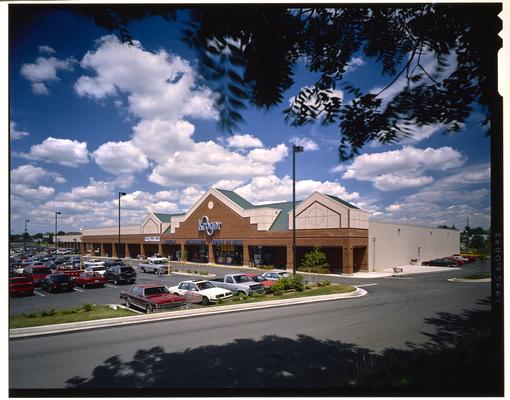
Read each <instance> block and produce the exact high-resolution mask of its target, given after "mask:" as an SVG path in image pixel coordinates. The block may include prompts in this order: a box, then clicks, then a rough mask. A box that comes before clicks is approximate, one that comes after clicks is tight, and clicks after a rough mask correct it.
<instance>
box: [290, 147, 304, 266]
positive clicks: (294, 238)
mask: <svg viewBox="0 0 510 400" xmlns="http://www.w3.org/2000/svg"><path fill="white" fill-rule="evenodd" d="M302 152H303V146H296V145H295V144H293V145H292V275H296V153H302Z"/></svg>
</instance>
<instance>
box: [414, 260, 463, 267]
mask: <svg viewBox="0 0 510 400" xmlns="http://www.w3.org/2000/svg"><path fill="white" fill-rule="evenodd" d="M421 265H430V266H435V267H455V264H454V263H453V262H452V261H450V260H445V259H444V258H437V259H435V260H429V261H424V262H422V263H421Z"/></svg>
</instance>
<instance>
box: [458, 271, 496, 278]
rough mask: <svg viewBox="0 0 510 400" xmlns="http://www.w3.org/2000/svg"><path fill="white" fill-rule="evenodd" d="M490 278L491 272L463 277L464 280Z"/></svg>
mask: <svg viewBox="0 0 510 400" xmlns="http://www.w3.org/2000/svg"><path fill="white" fill-rule="evenodd" d="M490 277H491V274H490V272H486V273H485V274H474V275H466V276H463V277H462V279H485V278H490Z"/></svg>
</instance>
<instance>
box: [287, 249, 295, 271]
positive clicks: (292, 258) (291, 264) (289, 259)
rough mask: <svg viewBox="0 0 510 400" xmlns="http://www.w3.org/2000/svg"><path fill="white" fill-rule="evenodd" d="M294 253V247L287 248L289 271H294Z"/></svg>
mask: <svg viewBox="0 0 510 400" xmlns="http://www.w3.org/2000/svg"><path fill="white" fill-rule="evenodd" d="M293 260H294V257H293V253H292V245H288V246H287V263H286V265H287V269H290V270H291V271H292V268H293Z"/></svg>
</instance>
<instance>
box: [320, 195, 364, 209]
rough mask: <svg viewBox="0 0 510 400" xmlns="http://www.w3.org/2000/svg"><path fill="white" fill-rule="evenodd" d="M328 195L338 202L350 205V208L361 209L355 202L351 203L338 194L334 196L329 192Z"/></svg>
mask: <svg viewBox="0 0 510 400" xmlns="http://www.w3.org/2000/svg"><path fill="white" fill-rule="evenodd" d="M326 196H328V197H329V198H330V199H333V200H335V201H337V202H339V203H340V204H342V205H344V206H346V207H349V208H355V209H356V210H359V207H356V206H355V205H354V204H351V203H348V202H346V201H345V200H342V199H341V198H339V197H336V196H332V195H330V194H327V195H326Z"/></svg>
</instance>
